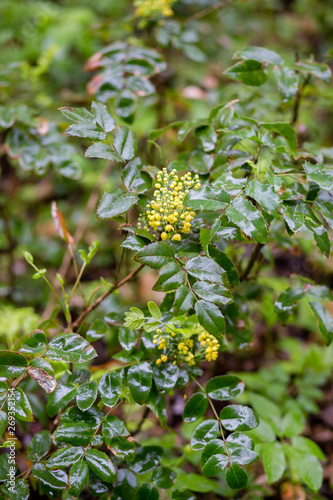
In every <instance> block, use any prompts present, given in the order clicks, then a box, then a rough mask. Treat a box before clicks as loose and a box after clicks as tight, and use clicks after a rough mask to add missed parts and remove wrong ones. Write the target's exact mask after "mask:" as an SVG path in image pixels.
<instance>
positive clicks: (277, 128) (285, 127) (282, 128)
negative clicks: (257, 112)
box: [260, 122, 297, 151]
mask: <svg viewBox="0 0 333 500" xmlns="http://www.w3.org/2000/svg"><path fill="white" fill-rule="evenodd" d="M260 126H261V127H264V128H265V129H266V130H269V131H270V132H275V133H276V134H278V135H282V137H284V138H285V139H286V141H287V143H288V145H289V147H290V150H291V151H296V149H297V142H296V132H295V130H294V129H293V128H292V126H291V125H290V124H289V123H288V122H274V123H260Z"/></svg>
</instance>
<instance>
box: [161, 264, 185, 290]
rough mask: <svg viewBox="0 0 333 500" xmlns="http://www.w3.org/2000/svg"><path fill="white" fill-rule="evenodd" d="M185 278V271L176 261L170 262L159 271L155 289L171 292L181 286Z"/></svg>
mask: <svg viewBox="0 0 333 500" xmlns="http://www.w3.org/2000/svg"><path fill="white" fill-rule="evenodd" d="M184 280H185V275H184V271H183V270H182V269H181V267H179V266H178V264H176V263H175V262H168V264H166V265H165V266H163V267H162V268H161V270H160V272H159V277H158V280H157V281H156V283H155V285H154V286H153V290H157V291H161V292H169V291H171V290H176V289H177V288H179V287H180V286H181V285H182V284H183V283H184Z"/></svg>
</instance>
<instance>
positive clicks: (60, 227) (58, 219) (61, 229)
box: [51, 201, 74, 245]
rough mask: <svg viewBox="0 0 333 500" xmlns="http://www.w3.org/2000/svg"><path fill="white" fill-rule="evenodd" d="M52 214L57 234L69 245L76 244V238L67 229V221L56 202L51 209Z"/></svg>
mask: <svg viewBox="0 0 333 500" xmlns="http://www.w3.org/2000/svg"><path fill="white" fill-rule="evenodd" d="M51 214H52V217H53V222H54V227H55V230H56V232H57V234H58V235H59V236H60V238H62V239H63V240H65V241H66V242H67V243H69V244H71V245H72V244H73V243H74V238H73V236H72V235H71V234H70V232H69V231H68V229H67V226H66V222H65V219H64V218H63V215H62V213H61V212H60V210H58V207H57V204H56V202H55V201H53V202H52V207H51Z"/></svg>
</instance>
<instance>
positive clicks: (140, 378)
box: [127, 361, 153, 405]
mask: <svg viewBox="0 0 333 500" xmlns="http://www.w3.org/2000/svg"><path fill="white" fill-rule="evenodd" d="M152 380H153V370H152V366H151V364H150V363H148V362H147V361H144V362H143V363H139V364H138V365H133V366H131V367H130V368H129V369H128V372H127V383H128V387H129V389H130V391H131V394H132V396H133V399H134V401H135V402H136V403H138V404H140V405H142V404H144V403H145V402H146V401H147V399H148V396H149V393H150V389H151V384H152Z"/></svg>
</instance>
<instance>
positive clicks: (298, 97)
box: [290, 74, 311, 125]
mask: <svg viewBox="0 0 333 500" xmlns="http://www.w3.org/2000/svg"><path fill="white" fill-rule="evenodd" d="M310 79H311V75H310V74H308V76H307V77H306V79H305V80H304V82H303V84H302V85H301V86H300V87H299V88H298V90H297V94H296V97H295V102H294V108H293V115H292V118H291V121H290V125H295V123H296V122H297V120H298V115H299V108H300V104H301V100H302V97H303V92H304V89H305V87H306V86H307V85H308V83H309V82H310Z"/></svg>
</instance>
